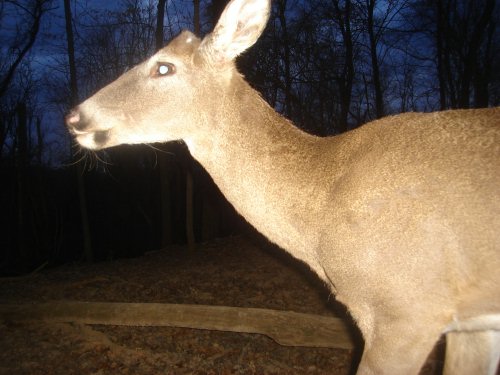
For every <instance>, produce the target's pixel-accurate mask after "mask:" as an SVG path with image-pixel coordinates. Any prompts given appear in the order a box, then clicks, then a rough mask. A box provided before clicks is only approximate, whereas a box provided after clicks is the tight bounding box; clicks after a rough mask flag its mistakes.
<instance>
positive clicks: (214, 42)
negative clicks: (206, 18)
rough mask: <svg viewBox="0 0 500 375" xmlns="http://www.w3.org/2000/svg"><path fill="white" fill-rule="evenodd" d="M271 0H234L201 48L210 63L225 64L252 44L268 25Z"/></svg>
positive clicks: (204, 58)
mask: <svg viewBox="0 0 500 375" xmlns="http://www.w3.org/2000/svg"><path fill="white" fill-rule="evenodd" d="M270 9H271V0H232V1H231V2H230V3H229V4H228V5H227V6H226V8H225V9H224V12H222V15H221V16H220V18H219V22H217V25H216V26H215V29H214V31H213V32H212V33H210V34H208V35H207V36H206V37H205V38H204V39H203V41H202V43H201V45H200V48H199V57H200V58H202V59H203V60H204V61H205V62H208V63H209V64H210V65H225V64H227V63H228V62H231V61H232V60H234V59H235V58H236V56H238V55H239V54H240V53H242V52H243V51H245V50H246V49H247V48H249V47H251V46H252V45H253V44H254V43H255V42H256V41H257V39H258V38H259V36H260V35H261V34H262V31H264V28H265V27H266V24H267V20H268V19H269V13H270Z"/></svg>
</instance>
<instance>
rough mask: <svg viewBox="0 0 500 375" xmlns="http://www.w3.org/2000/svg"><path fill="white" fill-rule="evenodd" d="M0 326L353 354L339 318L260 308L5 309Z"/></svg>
mask: <svg viewBox="0 0 500 375" xmlns="http://www.w3.org/2000/svg"><path fill="white" fill-rule="evenodd" d="M0 320H3V321H5V322H9V321H40V320H41V321H46V322H58V323H63V322H64V323H69V322H74V323H81V324H102V325H119V326H168V327H183V328H194V329H206V330H216V331H230V332H245V333H258V334H263V335H266V336H268V337H270V338H272V339H273V340H274V341H276V342H277V343H278V344H281V345H285V346H307V347H325V348H339V349H352V348H353V346H354V344H353V340H352V337H351V335H350V333H349V330H348V328H347V326H346V324H345V323H344V322H343V321H342V320H341V319H339V318H335V317H328V316H320V315H312V314H303V313H296V312H292V311H279V310H268V309H258V308H243V307H228V306H207V305H183V304H166V303H119V302H70V301H54V302H44V303H23V304H0Z"/></svg>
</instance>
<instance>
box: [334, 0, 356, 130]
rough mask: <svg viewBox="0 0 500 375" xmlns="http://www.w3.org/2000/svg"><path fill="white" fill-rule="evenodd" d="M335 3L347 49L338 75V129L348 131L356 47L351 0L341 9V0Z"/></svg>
mask: <svg viewBox="0 0 500 375" xmlns="http://www.w3.org/2000/svg"><path fill="white" fill-rule="evenodd" d="M333 5H334V7H335V11H336V12H335V13H336V17H337V21H338V23H339V26H340V31H341V34H342V38H343V40H344V51H345V60H344V67H343V73H342V76H341V77H338V84H339V91H340V101H341V103H340V106H341V108H340V119H339V125H338V127H337V131H338V132H340V133H341V132H344V131H346V130H347V128H348V123H349V111H350V108H351V100H352V85H353V82H354V47H353V40H352V31H351V1H350V0H346V1H345V5H344V9H341V7H340V4H339V0H335V1H333Z"/></svg>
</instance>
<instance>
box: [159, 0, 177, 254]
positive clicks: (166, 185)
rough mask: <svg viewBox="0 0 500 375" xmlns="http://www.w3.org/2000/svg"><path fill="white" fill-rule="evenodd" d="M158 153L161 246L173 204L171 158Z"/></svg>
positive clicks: (168, 238)
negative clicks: (171, 198) (171, 200)
mask: <svg viewBox="0 0 500 375" xmlns="http://www.w3.org/2000/svg"><path fill="white" fill-rule="evenodd" d="M165 6H166V0H158V8H157V16H156V32H155V47H156V50H159V49H161V48H162V47H163V43H164V41H163V26H164V23H163V19H164V17H165ZM157 155H158V168H159V169H160V200H161V213H160V216H161V246H162V247H163V248H164V247H166V246H168V245H170V244H171V243H172V242H173V240H172V206H171V202H170V197H171V189H170V175H169V174H170V171H171V168H170V160H169V159H168V155H167V154H165V153H163V152H160V153H158V154H157Z"/></svg>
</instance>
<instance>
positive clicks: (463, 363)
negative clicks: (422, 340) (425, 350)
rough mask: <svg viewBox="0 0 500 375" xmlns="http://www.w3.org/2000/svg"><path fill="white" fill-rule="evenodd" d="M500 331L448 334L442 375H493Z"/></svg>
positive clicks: (498, 350)
mask: <svg viewBox="0 0 500 375" xmlns="http://www.w3.org/2000/svg"><path fill="white" fill-rule="evenodd" d="M499 359H500V331H493V330H489V331H471V332H448V333H447V334H446V359H445V366H444V375H468V374H475V375H495V374H496V371H497V368H498V362H499Z"/></svg>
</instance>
